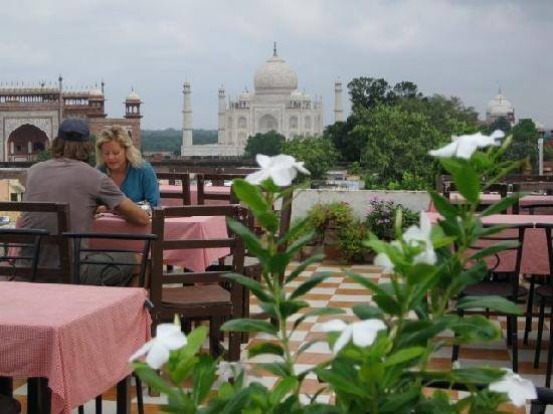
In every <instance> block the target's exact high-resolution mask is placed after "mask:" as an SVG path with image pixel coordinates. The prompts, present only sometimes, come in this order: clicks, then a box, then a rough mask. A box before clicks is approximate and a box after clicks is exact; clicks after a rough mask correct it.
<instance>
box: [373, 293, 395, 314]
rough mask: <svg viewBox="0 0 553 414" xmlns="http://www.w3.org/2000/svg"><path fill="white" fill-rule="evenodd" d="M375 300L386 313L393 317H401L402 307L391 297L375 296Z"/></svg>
mask: <svg viewBox="0 0 553 414" xmlns="http://www.w3.org/2000/svg"><path fill="white" fill-rule="evenodd" d="M373 300H374V301H375V302H376V304H377V305H378V306H379V307H380V308H381V309H382V310H383V311H384V312H386V313H389V314H390V315H393V316H399V315H401V305H400V304H399V303H397V301H396V300H395V299H394V298H392V297H391V296H390V295H388V294H386V295H381V294H378V295H374V296H373Z"/></svg>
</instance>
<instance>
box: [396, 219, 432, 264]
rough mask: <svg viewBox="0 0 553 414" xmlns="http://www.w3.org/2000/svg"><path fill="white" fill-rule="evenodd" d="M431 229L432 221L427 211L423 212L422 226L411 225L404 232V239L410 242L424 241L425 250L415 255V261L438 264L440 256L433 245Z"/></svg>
mask: <svg viewBox="0 0 553 414" xmlns="http://www.w3.org/2000/svg"><path fill="white" fill-rule="evenodd" d="M431 231H432V223H431V222H430V218H428V215H427V214H426V213H425V212H421V215H420V227H417V226H411V227H409V228H408V229H407V230H406V231H405V233H404V234H403V240H405V242H407V243H409V244H414V243H416V244H418V243H421V242H423V243H424V251H423V252H422V253H420V254H418V255H417V256H416V257H415V260H414V263H427V264H430V265H433V264H436V262H437V260H438V257H437V256H436V252H435V251H434V247H433V246H432V240H431V238H430V233H431Z"/></svg>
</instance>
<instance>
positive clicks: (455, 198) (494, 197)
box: [428, 192, 553, 213]
mask: <svg viewBox="0 0 553 414" xmlns="http://www.w3.org/2000/svg"><path fill="white" fill-rule="evenodd" d="M449 199H450V200H451V201H452V202H453V203H455V202H459V201H461V200H463V197H462V196H461V195H460V194H459V193H456V192H454V193H451V194H450V196H449ZM499 200H501V195H500V194H497V193H495V194H494V193H489V194H486V193H485V194H480V199H479V203H480V204H481V205H485V206H489V205H492V204H495V203H497V202H499ZM546 203H550V204H552V205H553V196H551V195H539V194H529V195H525V196H524V197H522V198H521V199H520V201H519V204H520V206H521V207H531V206H533V205H540V204H546ZM428 211H436V208H435V207H434V204H433V203H432V202H431V203H430V205H429V207H428ZM524 212H525V210H521V213H524Z"/></svg>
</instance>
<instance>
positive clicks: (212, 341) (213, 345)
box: [209, 316, 223, 358]
mask: <svg viewBox="0 0 553 414" xmlns="http://www.w3.org/2000/svg"><path fill="white" fill-rule="evenodd" d="M222 319H223V318H221V317H216V316H213V317H212V318H211V320H210V321H209V350H210V352H211V355H212V356H213V357H214V358H217V357H218V356H220V355H221V345H220V337H221V325H222V324H223V320H222Z"/></svg>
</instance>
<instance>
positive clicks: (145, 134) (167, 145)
mask: <svg viewBox="0 0 553 414" xmlns="http://www.w3.org/2000/svg"><path fill="white" fill-rule="evenodd" d="M140 134H141V139H142V144H141V150H142V151H152V152H155V151H159V152H162V151H171V152H172V153H174V154H180V151H181V146H182V130H180V129H174V128H166V129H163V130H149V129H143V130H142V131H140ZM192 143H193V144H194V145H205V144H216V143H217V131H216V130H208V129H194V130H192Z"/></svg>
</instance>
